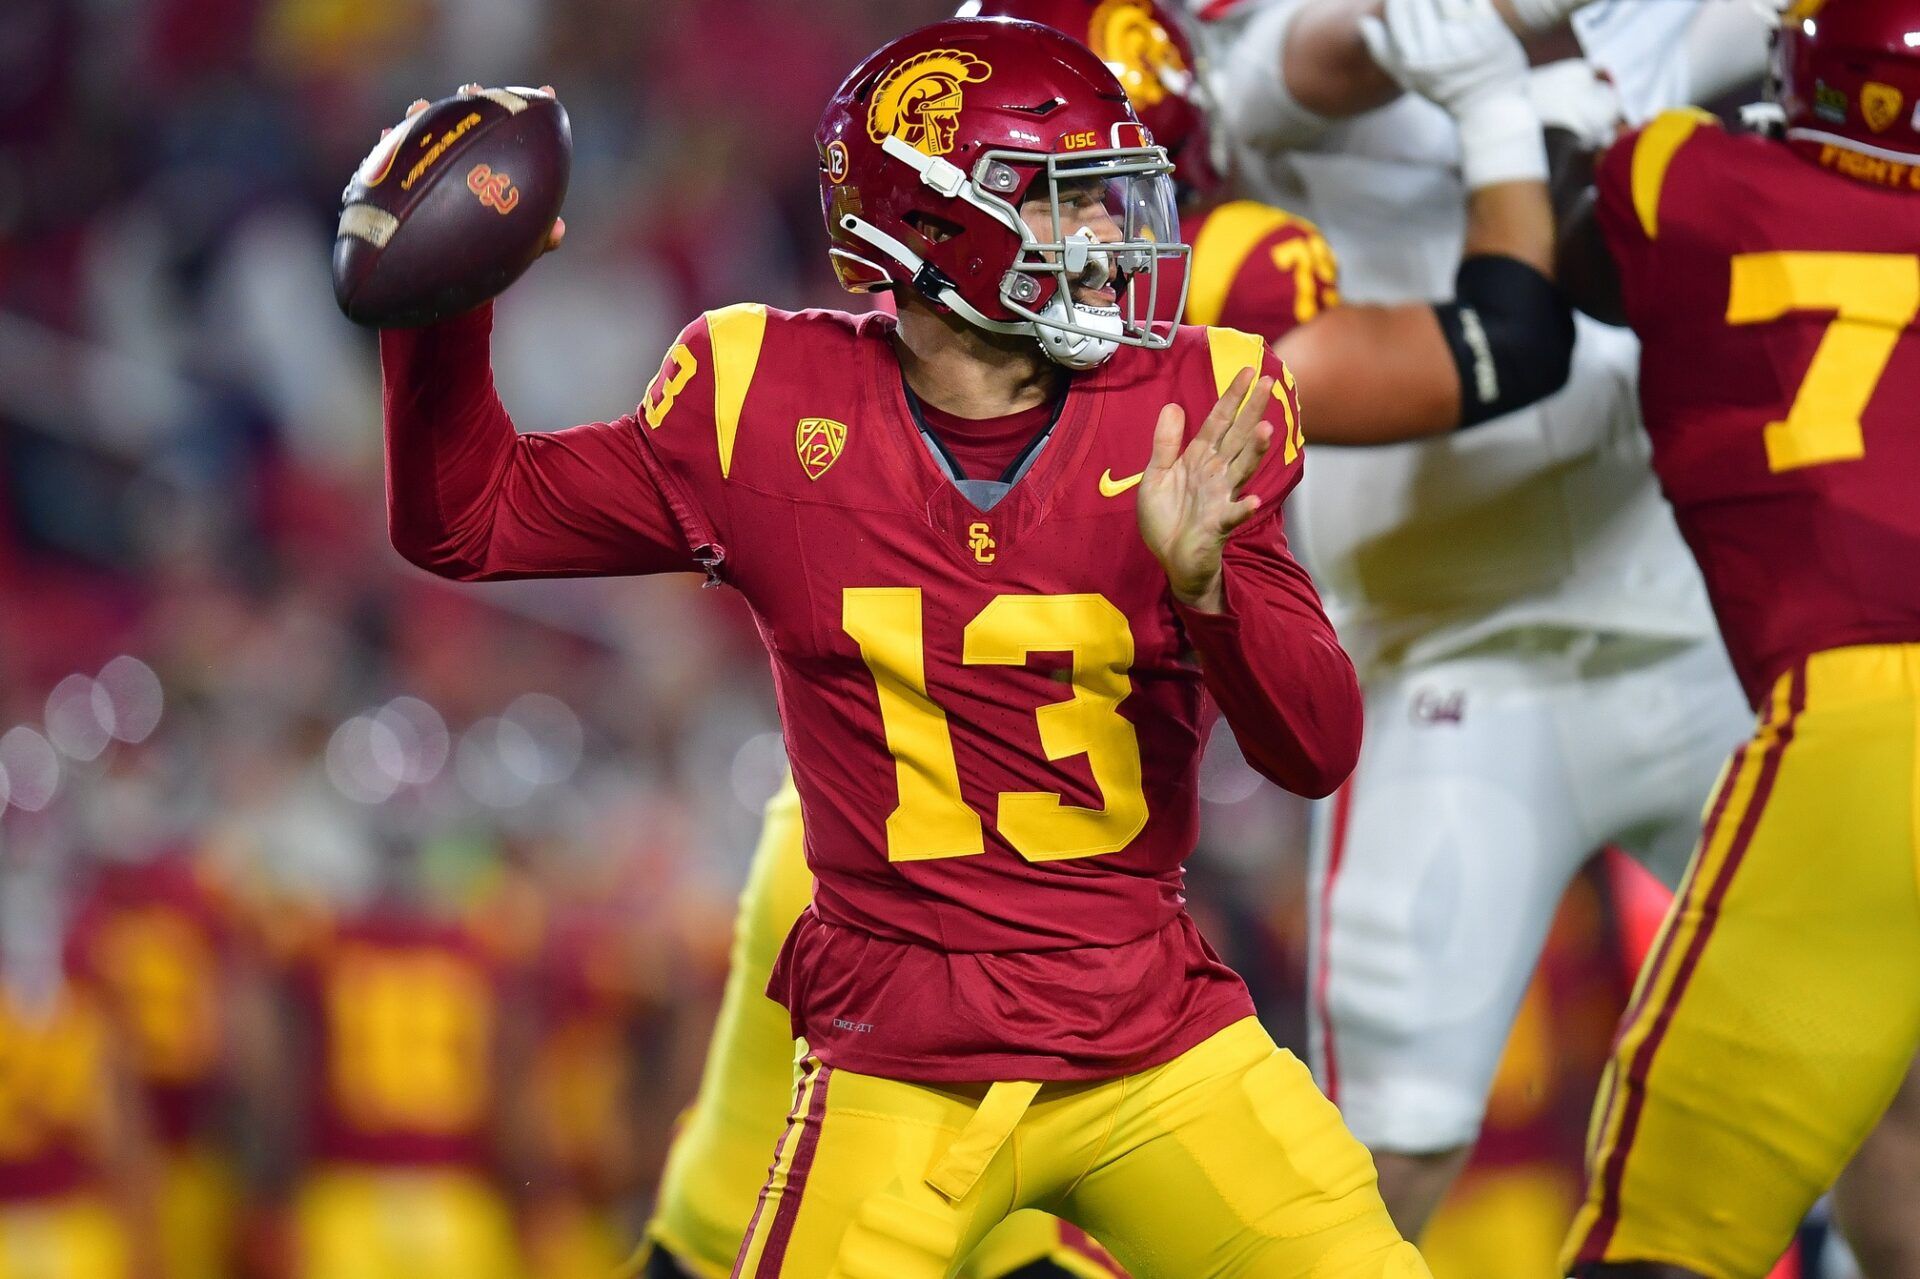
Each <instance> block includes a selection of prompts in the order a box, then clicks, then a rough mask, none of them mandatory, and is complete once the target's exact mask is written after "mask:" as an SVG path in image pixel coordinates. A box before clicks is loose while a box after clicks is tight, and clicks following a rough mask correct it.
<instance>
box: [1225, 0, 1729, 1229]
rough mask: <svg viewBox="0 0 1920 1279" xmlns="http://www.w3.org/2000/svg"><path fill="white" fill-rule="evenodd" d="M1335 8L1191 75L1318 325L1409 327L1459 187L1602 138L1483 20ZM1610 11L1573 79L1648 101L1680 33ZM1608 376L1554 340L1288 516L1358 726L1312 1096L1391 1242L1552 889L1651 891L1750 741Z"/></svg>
mask: <svg viewBox="0 0 1920 1279" xmlns="http://www.w3.org/2000/svg"><path fill="white" fill-rule="evenodd" d="M1706 7H1709V8H1712V7H1732V6H1706ZM1362 8H1363V6H1360V5H1357V4H1354V3H1349V2H1348V0H1273V2H1271V3H1263V2H1261V0H1249V2H1247V3H1241V4H1233V3H1215V4H1209V5H1207V6H1205V8H1204V11H1203V14H1202V16H1203V18H1205V19H1206V20H1205V21H1203V23H1202V25H1201V30H1202V33H1203V39H1202V42H1201V53H1202V54H1203V55H1206V54H1212V55H1214V56H1213V57H1212V58H1211V60H1210V63H1209V65H1211V67H1212V68H1213V70H1214V72H1215V75H1216V79H1215V82H1214V97H1215V98H1216V100H1217V101H1218V102H1219V103H1220V105H1221V116H1222V120H1223V124H1224V136H1225V138H1226V140H1227V142H1228V144H1229V149H1230V151H1231V153H1232V155H1233V159H1234V164H1235V173H1236V177H1237V180H1238V181H1240V183H1241V184H1242V185H1243V187H1244V188H1245V189H1247V190H1249V191H1253V192H1257V193H1262V194H1268V195H1270V196H1272V197H1275V198H1283V199H1287V200H1289V201H1293V202H1297V203H1295V204H1290V207H1297V208H1299V209H1300V210H1301V211H1303V212H1306V213H1309V214H1311V215H1312V216H1313V217H1314V218H1315V219H1316V221H1317V222H1318V223H1319V224H1320V225H1321V226H1322V228H1323V229H1324V230H1325V233H1326V235H1327V237H1328V238H1329V240H1330V241H1331V243H1332V244H1333V247H1334V248H1335V249H1336V250H1337V251H1338V253H1339V255H1340V258H1341V264H1342V294H1343V298H1344V299H1345V300H1346V301H1347V302H1349V303H1351V302H1352V301H1354V300H1355V299H1362V300H1364V299H1379V298H1384V299H1395V298H1408V297H1423V296H1435V295H1437V294H1440V293H1442V292H1443V291H1444V290H1445V289H1446V288H1447V281H1448V279H1449V277H1450V276H1453V275H1455V274H1456V272H1464V268H1463V266H1462V264H1461V259H1460V256H1459V251H1460V244H1461V242H1462V222H1461V219H1460V213H1459V211H1460V209H1461V208H1462V207H1463V202H1462V199H1461V195H1460V192H1461V189H1462V187H1463V185H1464V186H1465V187H1467V188H1469V189H1472V188H1474V187H1477V186H1480V185H1483V184H1488V183H1492V182H1495V181H1496V180H1500V179H1513V178H1533V179H1539V178H1543V177H1545V176H1546V174H1547V163H1546V153H1545V150H1544V147H1543V143H1542V137H1541V122H1542V118H1543V115H1544V116H1545V117H1546V118H1547V119H1549V120H1550V121H1552V122H1554V123H1556V124H1563V125H1575V126H1578V127H1579V128H1581V129H1583V130H1595V131H1597V132H1599V133H1600V134H1602V135H1604V134H1605V133H1606V132H1607V131H1610V130H1611V128H1612V127H1613V124H1614V121H1615V119H1616V118H1617V116H1618V115H1619V114H1620V112H1621V110H1622V107H1621V105H1620V102H1619V99H1618V98H1616V97H1615V96H1613V94H1612V92H1611V91H1610V90H1608V89H1607V88H1606V86H1604V85H1601V84H1600V83H1599V82H1598V81H1596V79H1595V76H1594V74H1593V71H1592V70H1591V69H1590V68H1587V67H1582V66H1578V65H1576V66H1574V67H1572V68H1560V69H1558V70H1555V69H1551V68H1549V69H1546V70H1543V71H1541V72H1537V73H1534V74H1533V75H1532V76H1531V77H1530V76H1529V73H1528V67H1527V58H1526V55H1525V53H1524V51H1523V50H1522V49H1521V47H1520V46H1519V44H1518V43H1517V41H1516V40H1515V38H1514V36H1513V35H1512V33H1511V32H1510V30H1509V29H1508V24H1507V22H1506V21H1505V20H1504V19H1503V18H1502V17H1501V16H1500V15H1499V14H1498V13H1497V12H1496V11H1495V9H1494V8H1493V6H1492V5H1491V4H1490V3H1488V2H1487V0H1476V2H1475V3H1467V4H1461V5H1454V6H1450V7H1448V8H1447V9H1445V10H1444V11H1439V10H1436V8H1435V7H1434V6H1429V5H1424V4H1413V3H1396V4H1389V5H1387V6H1386V7H1385V11H1384V21H1383V22H1382V23H1380V24H1379V25H1376V26H1374V27H1373V28H1372V30H1373V40H1372V44H1371V47H1370V46H1369V44H1368V42H1367V40H1366V39H1365V38H1364V37H1363V31H1362V26H1361V24H1360V21H1359V19H1360V16H1361V10H1362ZM1544 8H1546V9H1550V8H1552V6H1545V7H1544ZM1618 8H1619V9H1620V10H1621V11H1622V12H1621V13H1619V14H1616V15H1615V19H1616V20H1615V21H1614V22H1613V23H1612V24H1611V25H1609V26H1608V27H1607V29H1606V32H1605V35H1606V40H1598V39H1596V40H1594V41H1592V42H1591V44H1590V50H1589V51H1590V56H1592V57H1594V58H1595V60H1596V61H1598V62H1601V63H1602V64H1607V63H1610V62H1612V61H1619V62H1623V63H1633V64H1635V67H1636V71H1635V74H1634V75H1633V76H1632V77H1631V78H1630V79H1631V84H1630V85H1629V86H1624V87H1632V88H1634V89H1635V91H1636V92H1639V93H1642V94H1644V95H1653V94H1656V93H1665V92H1671V91H1672V87H1673V85H1674V84H1675V83H1676V82H1678V83H1682V84H1684V83H1685V77H1684V76H1666V75H1654V74H1651V73H1650V71H1649V68H1650V67H1651V65H1652V64H1651V63H1650V62H1649V59H1648V58H1647V57H1643V56H1642V54H1647V53H1649V52H1650V51H1651V50H1652V49H1655V48H1657V47H1658V41H1660V40H1668V42H1669V43H1671V44H1672V45H1674V46H1675V47H1676V48H1677V47H1679V46H1680V45H1681V43H1682V42H1681V40H1680V39H1679V34H1680V31H1681V29H1683V28H1684V26H1685V21H1686V19H1687V16H1688V11H1690V10H1692V9H1694V8H1696V7H1695V6H1687V5H1627V6H1618ZM1628 11H1630V12H1628ZM1676 14H1677V15H1678V17H1677V18H1676ZM1561 16H1564V10H1562V11H1559V12H1545V11H1543V12H1541V13H1536V14H1532V15H1531V16H1530V17H1527V18H1526V19H1525V20H1524V21H1523V22H1522V23H1521V25H1524V26H1529V27H1536V26H1540V27H1543V26H1548V25H1552V24H1553V23H1554V22H1557V21H1558V20H1559V18H1560V17H1561ZM1676 24H1677V25H1676ZM1669 37H1671V39H1669ZM1608 41H1611V42H1613V43H1611V44H1609V43H1608ZM1635 42H1638V43H1635ZM1623 45H1631V47H1632V48H1633V49H1634V50H1635V52H1634V53H1633V54H1632V56H1624V55H1623V56H1622V57H1620V58H1617V59H1616V58H1612V57H1611V55H1610V54H1609V52H1608V51H1609V50H1610V49H1613V48H1619V47H1622V46H1623ZM1662 56H1671V55H1668V54H1663V55H1662ZM1661 65H1663V66H1664V64H1661ZM1403 82H1404V84H1405V85H1406V86H1407V87H1415V88H1418V89H1420V91H1421V92H1422V93H1423V94H1424V95H1427V96H1428V97H1430V98H1431V99H1432V101H1424V100H1422V99H1421V98H1417V97H1414V96H1412V95H1407V96H1400V95H1401V90H1402V87H1403ZM1536 102H1537V103H1538V105H1537V106H1536ZM1435 103H1444V104H1445V105H1446V107H1447V109H1446V110H1444V111H1443V110H1439V109H1436V107H1435ZM1658 105H1664V103H1662V102H1658V101H1651V100H1643V101H1639V102H1634V103H1629V104H1627V107H1626V109H1627V110H1628V111H1630V112H1636V113H1637V112H1643V111H1647V110H1651V109H1653V107H1655V106H1658ZM1356 113H1358V114H1356ZM1335 116H1341V117H1351V118H1334V117H1335ZM1469 261H1470V260H1469ZM1311 329H1312V326H1308V328H1307V330H1306V331H1309V332H1310V331H1311ZM1634 361H1635V348H1634V344H1633V341H1632V338H1631V337H1630V336H1629V335H1625V334H1622V333H1620V332H1619V331H1617V330H1613V329H1609V328H1607V327H1606V326H1603V325H1600V324H1597V323H1594V322H1592V321H1589V320H1585V319H1582V321H1581V323H1580V325H1579V328H1578V336H1577V340H1576V341H1575V343H1574V347H1573V357H1572V371H1571V375H1570V377H1569V380H1568V383H1567V386H1566V387H1565V389H1563V390H1561V391H1560V392H1559V393H1558V394H1556V395H1554V396H1552V397H1550V398H1548V399H1546V400H1543V401H1541V402H1540V403H1539V404H1537V405H1535V406H1533V407H1530V408H1525V409H1521V410H1519V411H1517V412H1512V413H1506V414H1504V415H1501V416H1497V417H1495V418H1494V419H1493V420H1491V421H1488V422H1486V423H1485V424H1484V425H1481V426H1478V427H1476V428H1475V429H1474V430H1473V431H1471V432H1467V433H1461V434H1455V435H1451V436H1447V437H1445V438H1442V439H1439V440H1435V441H1432V442H1426V443H1419V444H1409V445H1405V446H1399V447H1394V448H1389V449H1384V450H1368V451H1364V452H1363V451H1358V450H1353V451H1343V450H1323V451H1322V452H1321V453H1320V454H1319V456H1318V458H1317V462H1316V466H1315V470H1314V479H1313V482H1312V483H1311V484H1309V485H1307V486H1306V487H1305V488H1304V489H1303V490H1302V502H1303V517H1304V518H1303V522H1302V527H1301V530H1300V533H1299V539H1300V546H1301V549H1302V553H1303V555H1304V557H1305V558H1306V559H1307V560H1308V562H1309V563H1310V564H1311V565H1312V567H1313V569H1314V572H1315V574H1316V576H1317V580H1318V581H1319V582H1320V584H1321V586H1322V587H1323V589H1325V590H1326V591H1327V595H1328V600H1329V608H1330V613H1331V616H1332V617H1333V619H1334V621H1335V625H1336V626H1337V627H1338V628H1339V630H1340V633H1341V635H1342V637H1343V638H1344V639H1345V640H1346V641H1347V642H1348V643H1350V644H1352V645H1354V651H1355V657H1356V665H1357V667H1358V669H1359V670H1360V673H1361V678H1362V682H1363V685H1364V687H1365V689H1366V698H1367V734H1366V739H1365V744H1364V746H1363V749H1362V752H1361V759H1360V763H1359V766H1358V768H1357V769H1356V771H1355V774H1354V776H1353V778H1352V779H1351V780H1350V781H1349V783H1348V784H1347V785H1346V786H1345V787H1343V788H1342V790H1341V791H1340V793H1339V794H1338V795H1337V796H1336V797H1335V798H1334V800H1333V801H1332V802H1331V803H1330V804H1328V805H1324V806H1322V812H1321V813H1320V815H1319V817H1320V820H1319V821H1318V822H1317V823H1316V829H1315V839H1314V850H1313V852H1314V856H1313V873H1314V878H1315V886H1314V891H1313V895H1312V905H1313V908H1314V909H1313V928H1314V939H1313V949H1312V952H1311V954H1312V962H1313V968H1314V972H1313V976H1312V992H1313V1009H1312V1013H1313V1015H1312V1017H1311V1022H1310V1024H1311V1029H1312V1035H1313V1044H1314V1054H1315V1066H1316V1069H1317V1071H1318V1074H1319V1078H1320V1080H1321V1082H1322V1084H1323V1086H1324V1087H1325V1088H1326V1089H1327V1090H1328V1092H1329V1093H1330V1095H1332V1096H1333V1097H1334V1098H1335V1099H1336V1101H1337V1102H1338V1103H1339V1104H1340V1106H1341V1108H1342V1113H1343V1114H1344V1115H1345V1116H1346V1117H1347V1119H1348V1122H1349V1123H1350V1124H1352V1125H1353V1128H1354V1131H1355V1133H1356V1134H1357V1135H1359V1136H1360V1137H1361V1138H1362V1139H1363V1140H1364V1141H1366V1142H1367V1144H1368V1145H1369V1146H1370V1147H1371V1149H1372V1150H1373V1152H1374V1156H1375V1160H1376V1162H1377V1163H1378V1165H1379V1168H1380V1175H1381V1187H1382V1193H1383V1194H1384V1196H1385V1197H1386V1199H1387V1202H1388V1205H1389V1207H1390V1208H1391V1209H1392V1210H1393V1212H1394V1213H1395V1219H1396V1221H1397V1222H1398V1223H1399V1224H1400V1226H1401V1228H1402V1229H1403V1230H1406V1231H1407V1232H1409V1233H1410V1234H1411V1233H1417V1232H1418V1231H1419V1230H1420V1229H1421V1228H1422V1227H1423V1226H1424V1224H1425V1222H1426V1220H1427V1218H1428V1216H1429V1215H1430V1214H1431V1212H1432V1211H1433V1209H1434V1207H1435V1206H1436V1205H1437V1204H1438V1203H1439V1201H1440V1199H1441V1198H1442V1197H1443V1195H1444V1194H1445V1192H1446V1190H1447V1187H1448V1186H1449V1185H1450V1184H1451V1182H1452V1180H1453V1178H1454V1176H1455V1175H1456V1173H1457V1172H1458V1170H1459V1168H1460V1167H1461V1165H1462V1164H1463V1163H1464V1162H1465V1160H1466V1159H1467V1157H1468V1154H1469V1153H1470V1151H1471V1148H1472V1145H1473V1142H1474V1139H1475V1137H1476V1134H1477V1132H1478V1129H1479V1126H1480V1121H1481V1116H1482V1113H1483V1110H1484V1107H1485V1103H1486V1097H1487V1093H1488V1088H1489V1085H1490V1082H1491V1080H1492V1078H1493V1075H1494V1071H1495V1067H1496V1064H1497V1062H1498V1060H1499V1058H1500V1053H1501V1049H1502V1045H1503V1044H1505V1043H1506V1042H1507V1038H1508V1031H1509V1028H1510V1026H1511V1024H1512V1021H1513V1018H1514V1015H1515V1011H1516V1009H1517V1008H1518V1005H1519V1001H1520V998H1521V995H1522V992H1523V991H1524V990H1525V988H1526V985H1527V980H1528V976H1529V974H1530V973H1531V972H1532V971H1533V967H1534V962H1535V960H1536V958H1537V956H1538V954H1539V952H1540V947H1541V944H1542V941H1543V939H1544V938H1545V936H1546V932H1547V929H1548V926H1549V923H1550V921H1551V920H1552V918H1553V914H1554V911H1555V908H1556V906H1557V905H1558V903H1559V902H1560V899H1561V897H1562V895H1563V893H1564V892H1565V890H1566V887H1567V885H1568V883H1569V881H1570V880H1571V879H1572V877H1573V875H1574V873H1575V872H1576V870H1577V869H1578V867H1579V866H1580V865H1581V864H1582V863H1583V862H1584V861H1585V860H1586V859H1587V858H1588V856H1589V855H1590V854H1591V853H1592V852H1593V851H1594V850H1595V849H1596V848H1598V847H1600V846H1601V845H1602V844H1605V843H1609V842H1611V843H1615V844H1618V845H1619V846H1621V847H1623V848H1626V849H1629V850H1631V851H1633V852H1634V853H1636V854H1637V855H1638V856H1640V857H1641V858H1642V859H1643V860H1644V861H1645V862H1646V864H1647V865H1649V866H1650V867H1651V868H1653V869H1654V870H1655V871H1656V873H1658V874H1659V875H1661V876H1662V877H1663V878H1664V879H1665V880H1666V881H1667V882H1669V883H1672V882H1674V881H1675V880H1676V879H1677V877H1678V875H1679V872H1680V869H1681V867H1682V865H1683V864H1684V860H1685V856H1686V852H1687V850H1688V848H1689V847H1690V845H1691V843H1692V839H1693V835H1694V832H1695V831H1696V829H1697V820H1698V812H1699V806H1700V803H1701V801H1702V799H1703V798H1704V797H1705V795H1706V793H1707V791H1708V790H1709V788H1710V786H1711V784H1712V779H1713V777H1714V773H1715V770H1716V769H1717V768H1718V767H1719V764H1720V761H1721V759H1722V758H1724V755H1725V752H1726V751H1727V749H1729V748H1730V747H1731V745H1732V744H1733V743H1734V742H1735V741H1737V740H1738V738H1739V736H1740V734H1741V733H1742V732H1743V731H1744V717H1743V715H1742V713H1741V708H1740V704H1739V697H1738V691H1737V688H1736V685H1735V683H1734V681H1733V679H1732V677H1731V675H1730V673H1729V671H1728V669H1727V664H1726V659H1725V656H1724V654H1723V653H1722V652H1721V651H1720V648H1719V646H1718V644H1717V643H1716V642H1715V641H1714V639H1713V634H1712V622H1711V618H1710V616H1709V614H1708V609H1707V607H1706V602H1705V597H1704V594H1703V592H1702V589H1701V585H1700V581H1699V576H1698V573H1697V572H1696V571H1695V569H1694V568H1693V566H1692V565H1691V564H1690V563H1689V562H1688V559H1687V556H1686V552H1685V549H1684V547H1683V546H1682V544H1681V542H1680V538H1679V536H1678V533H1677V532H1676V530H1675V528H1674V525H1673V521H1672V518H1671V516H1670V514H1669V513H1668V511H1667V510H1666V508H1665V505H1664V503H1663V502H1662V500H1661V497H1660V494H1659V491H1658V488H1657V486H1656V484H1655V481H1654V479H1653V476H1652V474H1651V472H1650V470H1649V469H1648V466H1647V457H1646V448H1645V443H1644V440H1643V439H1642V438H1641V436H1640V432H1639V429H1638V424H1637V423H1638V418H1637V411H1636V405H1635V388H1634ZM1490 372H1491V373H1492V376H1493V378H1494V380H1495V381H1496V382H1504V381H1505V374H1504V370H1501V369H1499V367H1498V365H1497V364H1495V365H1494V366H1493V368H1492V369H1491V370H1490Z"/></svg>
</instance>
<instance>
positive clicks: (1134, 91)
mask: <svg viewBox="0 0 1920 1279" xmlns="http://www.w3.org/2000/svg"><path fill="white" fill-rule="evenodd" d="M1087 45H1088V47H1089V48H1091V49H1092V50H1093V51H1094V53H1096V54H1098V55H1099V57H1100V60H1101V61H1102V62H1104V63H1106V64H1107V66H1108V68H1109V69H1111V70H1112V72H1113V74H1114V75H1115V76H1117V77H1119V80H1120V85H1121V87H1122V88H1124V89H1125V90H1126V91H1127V97H1128V99H1129V100H1130V101H1132V103H1133V105H1134V109H1135V110H1138V111H1144V110H1146V109H1147V108H1148V107H1153V106H1157V105H1159V104H1160V103H1161V102H1163V101H1164V100H1165V99H1166V96H1167V94H1168V93H1170V92H1172V93H1185V92H1187V90H1188V86H1189V85H1190V83H1191V81H1192V79H1193V73H1192V71H1191V70H1189V69H1188V67H1187V61H1186V59H1185V58H1183V57H1181V56H1180V48H1179V46H1178V45H1176V44H1174V42H1173V37H1172V36H1170V35H1168V34H1167V29H1166V28H1165V27H1164V26H1162V25H1161V24H1160V20H1159V19H1158V18H1156V17H1154V15H1153V10H1152V9H1151V8H1149V7H1148V6H1147V5H1146V4H1145V3H1143V0H1103V3H1102V4H1101V5H1100V7H1099V8H1098V9H1095V10H1094V11H1093V18H1092V20H1091V21H1090V22H1089V23H1088V24H1087Z"/></svg>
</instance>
